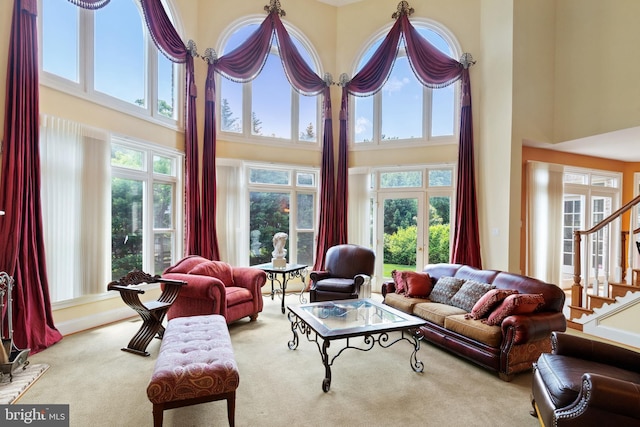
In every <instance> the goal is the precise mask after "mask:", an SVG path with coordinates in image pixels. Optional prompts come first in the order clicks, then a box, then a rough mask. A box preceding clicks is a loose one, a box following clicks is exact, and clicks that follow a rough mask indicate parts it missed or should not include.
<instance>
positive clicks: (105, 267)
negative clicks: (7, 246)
mask: <svg viewBox="0 0 640 427" xmlns="http://www.w3.org/2000/svg"><path fill="white" fill-rule="evenodd" d="M109 139H110V135H109V134H108V133H107V132H105V131H101V130H97V129H91V128H89V127H87V126H84V125H82V124H79V123H74V122H71V121H68V120H65V119H61V118H57V117H52V116H47V115H41V117H40V163H41V171H42V172H41V174H42V175H41V193H42V194H41V197H42V216H43V227H44V241H45V250H46V256H47V275H48V278H49V287H50V293H51V300H52V302H57V301H64V300H68V299H72V298H77V297H80V296H82V295H87V294H96V293H102V292H106V285H107V283H108V282H109V280H110V277H111V273H110V269H111V262H110V255H111V226H110V222H111V195H110V192H111V176H110V158H111V150H110V143H109Z"/></svg>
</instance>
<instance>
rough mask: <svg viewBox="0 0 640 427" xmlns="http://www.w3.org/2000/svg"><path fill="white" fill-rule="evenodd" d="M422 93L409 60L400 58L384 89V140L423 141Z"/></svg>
mask: <svg viewBox="0 0 640 427" xmlns="http://www.w3.org/2000/svg"><path fill="white" fill-rule="evenodd" d="M423 93H424V90H423V86H422V85H421V84H420V82H418V79H416V76H415V75H414V74H413V70H411V66H410V65H409V60H408V59H407V57H406V56H403V57H399V58H397V59H396V62H395V64H394V66H393V71H392V72H391V74H390V76H389V80H387V82H386V83H385V84H384V87H383V88H382V126H381V135H380V139H381V140H390V139H408V138H422V123H423V121H422V120H423V119H422V118H423V112H422V108H423Z"/></svg>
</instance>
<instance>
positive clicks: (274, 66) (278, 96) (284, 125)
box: [218, 23, 320, 145]
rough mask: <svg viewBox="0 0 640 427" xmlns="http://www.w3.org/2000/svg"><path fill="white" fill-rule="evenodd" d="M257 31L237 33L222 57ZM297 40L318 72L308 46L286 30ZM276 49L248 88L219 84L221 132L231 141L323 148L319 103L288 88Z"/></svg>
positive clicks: (247, 28)
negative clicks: (247, 140) (320, 145)
mask: <svg viewBox="0 0 640 427" xmlns="http://www.w3.org/2000/svg"><path fill="white" fill-rule="evenodd" d="M257 28H258V24H254V23H248V24H247V23H245V24H243V25H242V26H240V27H239V28H237V29H235V30H233V31H232V32H231V34H230V35H229V37H228V38H227V40H226V42H225V43H224V46H223V49H222V52H223V54H224V52H230V51H232V50H233V49H234V48H236V47H238V46H239V45H240V44H241V43H243V42H244V41H245V40H246V39H247V37H248V36H249V35H250V34H252V33H253V32H254V31H255V30H256V29H257ZM287 31H289V33H290V34H291V37H292V40H293V42H294V44H295V46H296V48H297V49H298V51H299V52H300V54H301V55H302V56H303V58H305V60H306V61H307V63H308V64H309V65H310V66H311V67H312V68H313V69H316V70H317V69H318V68H319V67H318V65H317V64H318V63H317V61H316V60H314V57H313V56H312V54H311V49H310V47H308V46H309V44H307V43H303V41H302V40H303V39H302V37H301V36H300V35H299V34H296V32H295V31H292V30H291V29H289V28H287ZM279 55H280V54H279V52H278V48H277V44H276V43H275V42H274V43H273V44H272V48H271V52H270V54H269V55H268V57H267V60H266V62H265V64H264V67H263V68H262V70H261V71H260V74H259V75H258V76H257V77H256V78H255V79H254V80H252V81H251V82H249V83H244V84H242V83H236V82H233V81H231V80H228V79H226V78H223V77H219V79H220V86H219V87H220V91H219V93H220V95H219V96H220V99H219V102H218V105H220V108H219V112H218V114H219V115H220V121H219V123H220V131H221V132H223V133H225V137H226V138H232V139H235V138H240V139H254V140H255V139H260V140H261V141H268V142H282V143H291V142H294V143H301V144H306V145H310V144H318V143H319V141H320V136H319V125H318V123H319V118H318V116H319V108H318V103H319V98H318V96H304V95H301V94H299V93H297V92H296V91H295V90H294V89H293V87H292V86H291V85H290V84H289V81H288V80H287V77H286V75H285V72H284V68H283V66H282V61H281V59H280V57H279Z"/></svg>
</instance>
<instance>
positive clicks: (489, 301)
mask: <svg viewBox="0 0 640 427" xmlns="http://www.w3.org/2000/svg"><path fill="white" fill-rule="evenodd" d="M517 293H518V291H516V290H515V289H491V290H490V291H487V293H485V294H484V295H482V296H481V297H480V299H479V300H478V301H477V302H476V303H475V304H474V305H473V308H472V309H471V313H469V314H466V315H465V317H466V318H467V319H475V320H478V319H482V318H483V317H487V316H488V315H489V313H491V311H492V310H493V309H494V308H495V307H496V306H497V305H498V304H500V303H501V302H502V300H504V299H505V298H506V297H508V296H509V295H513V294H517Z"/></svg>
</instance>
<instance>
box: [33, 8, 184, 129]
mask: <svg viewBox="0 0 640 427" xmlns="http://www.w3.org/2000/svg"><path fill="white" fill-rule="evenodd" d="M43 1H55V0H38V2H39V3H38V10H43V9H42V2H43ZM58 1H66V0H58ZM131 1H132V2H133V3H134V4H135V5H136V7H137V8H138V9H139V12H140V19H141V24H142V25H143V26H144V33H143V34H144V38H145V46H146V48H145V71H144V75H145V76H146V79H145V88H144V89H145V99H147V101H148V102H147V105H146V106H144V107H143V106H138V105H135V104H132V103H130V102H127V101H124V100H121V99H118V98H116V97H113V96H110V95H107V94H105V93H102V92H99V91H96V90H94V63H93V58H94V55H95V51H94V19H93V16H94V15H93V14H94V11H92V10H87V9H83V8H81V7H78V6H75V7H77V8H78V67H79V69H78V80H79V81H78V82H77V83H76V82H73V81H71V80H68V79H66V78H63V77H61V76H58V75H56V74H53V73H49V72H47V71H45V70H43V68H42V67H43V52H42V49H39V60H38V63H39V71H40V84H41V85H43V86H47V87H51V88H53V89H56V90H59V91H61V92H64V93H67V94H70V95H72V96H74V97H77V98H81V99H84V100H87V101H90V102H95V103H98V104H100V105H103V106H105V107H108V108H111V109H114V110H116V111H118V112H122V113H125V114H128V115H130V116H133V117H137V118H140V119H144V120H147V121H151V122H154V123H158V124H161V125H163V126H166V127H169V128H172V129H181V128H182V127H183V126H184V119H183V115H184V114H183V113H184V105H183V104H184V103H183V102H182V100H183V99H184V84H181V83H180V82H184V79H185V70H184V68H185V67H184V65H182V64H174V71H175V72H174V76H173V77H174V81H173V87H174V100H173V104H174V118H173V119H172V118H169V117H166V116H164V115H161V114H159V112H158V108H157V107H158V98H159V95H158V58H157V55H162V53H159V51H158V49H157V48H156V46H155V44H154V42H153V40H152V38H151V35H150V34H149V31H148V30H147V27H146V25H145V22H144V14H143V12H142V9H141V6H140V4H139V2H138V1H135V0H131ZM162 3H163V5H164V6H165V11H167V15H168V16H169V17H170V18H171V17H175V16H177V15H176V14H175V12H174V10H173V9H174V8H173V6H172V4H171V0H162ZM105 7H109V5H107V6H105ZM42 19H43V17H42V14H40V15H38V38H39V40H38V43H39V46H43V42H42V33H43V31H42V25H43V24H42ZM173 23H174V26H176V30H177V31H178V33H180V34H182V33H183V31H182V29H181V26H180V25H179V24H177V23H176V19H173Z"/></svg>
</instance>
